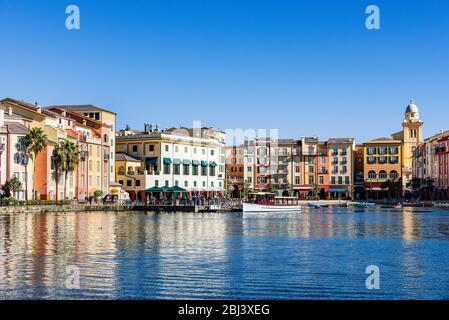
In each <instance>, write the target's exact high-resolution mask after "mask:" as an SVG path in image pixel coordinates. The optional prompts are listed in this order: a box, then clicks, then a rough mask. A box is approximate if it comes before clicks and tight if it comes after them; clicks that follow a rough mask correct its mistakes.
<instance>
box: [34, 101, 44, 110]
mask: <svg viewBox="0 0 449 320" xmlns="http://www.w3.org/2000/svg"><path fill="white" fill-rule="evenodd" d="M34 106H35V107H36V109H37V110H36V111H37V112H38V113H41V112H42V108H41V106H40V105H39V104H38V103H37V102H35V103H34Z"/></svg>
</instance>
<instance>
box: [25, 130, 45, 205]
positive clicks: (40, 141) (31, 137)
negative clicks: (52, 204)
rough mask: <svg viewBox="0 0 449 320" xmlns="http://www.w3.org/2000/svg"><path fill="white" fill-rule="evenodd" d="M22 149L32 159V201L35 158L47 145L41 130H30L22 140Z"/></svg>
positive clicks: (34, 196)
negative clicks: (28, 153)
mask: <svg viewBox="0 0 449 320" xmlns="http://www.w3.org/2000/svg"><path fill="white" fill-rule="evenodd" d="M22 142H23V144H24V148H26V149H27V150H28V151H29V152H30V157H31V158H32V159H33V200H36V193H37V190H36V158H37V156H38V154H39V153H41V152H42V151H44V150H45V148H46V147H47V145H48V139H47V135H46V134H45V133H44V130H42V129H41V128H32V129H31V130H30V132H28V133H27V134H26V135H25V136H24V137H23V140H22Z"/></svg>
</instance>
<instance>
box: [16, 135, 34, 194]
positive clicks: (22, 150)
mask: <svg viewBox="0 0 449 320" xmlns="http://www.w3.org/2000/svg"><path fill="white" fill-rule="evenodd" d="M16 149H17V151H18V154H19V159H18V162H19V163H20V164H22V165H23V166H24V167H25V176H26V177H25V200H28V163H29V159H30V157H31V150H30V149H29V146H28V143H27V141H26V136H23V137H20V138H19V140H18V141H17V144H16Z"/></svg>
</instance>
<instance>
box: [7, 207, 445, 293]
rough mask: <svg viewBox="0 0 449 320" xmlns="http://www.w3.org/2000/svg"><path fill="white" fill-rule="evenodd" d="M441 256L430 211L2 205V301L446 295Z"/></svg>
mask: <svg viewBox="0 0 449 320" xmlns="http://www.w3.org/2000/svg"><path fill="white" fill-rule="evenodd" d="M448 261H449V211H444V210H437V209H423V208H420V209H417V208H415V209H412V208H410V209H384V208H380V207H373V208H368V209H352V208H334V209H332V208H322V209H304V210H303V212H301V213H295V212H293V213H273V214H269V213H260V214H250V215H246V214H242V213H196V214H195V213H159V214H151V213H144V212H120V213H112V212H90V213H49V214H24V213H22V214H2V213H0V299H449V263H448ZM368 266H376V267H377V268H378V270H379V273H378V274H377V275H378V279H379V287H378V289H369V288H368V287H367V285H366V282H367V278H368V277H369V276H370V274H367V273H366V269H367V267H368ZM78 280H79V281H78Z"/></svg>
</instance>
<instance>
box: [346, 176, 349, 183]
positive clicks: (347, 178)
mask: <svg viewBox="0 0 449 320" xmlns="http://www.w3.org/2000/svg"><path fill="white" fill-rule="evenodd" d="M349 183H350V182H349V176H345V184H349Z"/></svg>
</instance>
